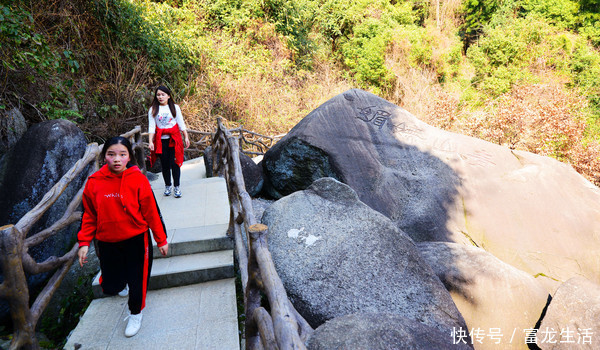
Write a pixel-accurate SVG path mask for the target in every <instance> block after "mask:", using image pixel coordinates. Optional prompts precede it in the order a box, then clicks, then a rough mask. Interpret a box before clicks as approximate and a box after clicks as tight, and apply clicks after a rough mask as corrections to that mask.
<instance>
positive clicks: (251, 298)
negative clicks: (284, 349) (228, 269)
mask: <svg viewBox="0 0 600 350" xmlns="http://www.w3.org/2000/svg"><path fill="white" fill-rule="evenodd" d="M262 282H263V281H262V278H261V274H260V267H259V266H258V261H257V260H256V255H255V254H254V251H253V249H252V245H251V244H250V235H248V285H247V286H246V290H245V291H244V297H245V300H246V308H245V309H246V327H245V328H246V349H247V350H254V349H258V348H259V345H258V344H257V343H258V342H259V341H260V338H259V332H258V331H259V329H258V325H257V324H256V319H255V318H254V317H253V315H254V310H256V309H258V308H259V307H260V305H261V295H260V289H261V286H262V284H263V283H262Z"/></svg>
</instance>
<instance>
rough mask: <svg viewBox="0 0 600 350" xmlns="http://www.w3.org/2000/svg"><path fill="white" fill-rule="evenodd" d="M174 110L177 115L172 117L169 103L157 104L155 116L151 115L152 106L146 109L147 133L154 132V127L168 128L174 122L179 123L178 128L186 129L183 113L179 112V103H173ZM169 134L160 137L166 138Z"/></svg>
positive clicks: (172, 125)
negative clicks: (164, 104)
mask: <svg viewBox="0 0 600 350" xmlns="http://www.w3.org/2000/svg"><path fill="white" fill-rule="evenodd" d="M175 112H176V113H177V115H176V116H175V117H173V114H172V113H171V109H170V108H169V105H166V106H162V105H159V106H158V113H157V114H156V117H153V116H152V107H151V108H150V110H148V133H149V134H155V133H156V128H157V127H158V128H159V129H169V128H172V127H174V126H175V124H177V125H179V130H181V131H183V130H186V127H185V122H184V121H183V115H182V114H181V109H180V108H179V105H175ZM168 138H169V135H162V137H161V139H168Z"/></svg>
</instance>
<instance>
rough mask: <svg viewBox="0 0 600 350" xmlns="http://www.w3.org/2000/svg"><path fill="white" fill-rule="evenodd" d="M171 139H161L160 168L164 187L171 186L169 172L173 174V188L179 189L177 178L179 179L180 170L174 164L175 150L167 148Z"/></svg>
mask: <svg viewBox="0 0 600 350" xmlns="http://www.w3.org/2000/svg"><path fill="white" fill-rule="evenodd" d="M170 140H171V139H161V140H160V141H161V142H162V154H161V155H160V164H161V166H162V175H163V180H165V186H171V172H173V182H174V183H175V187H179V178H180V177H181V169H180V168H179V165H177V164H176V163H175V148H174V147H169V141H170Z"/></svg>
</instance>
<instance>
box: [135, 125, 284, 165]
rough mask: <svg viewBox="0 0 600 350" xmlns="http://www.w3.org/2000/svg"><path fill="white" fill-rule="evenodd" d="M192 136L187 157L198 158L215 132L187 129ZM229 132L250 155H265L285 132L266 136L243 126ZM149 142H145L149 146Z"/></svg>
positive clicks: (243, 151) (243, 150) (186, 153)
mask: <svg viewBox="0 0 600 350" xmlns="http://www.w3.org/2000/svg"><path fill="white" fill-rule="evenodd" d="M187 132H188V134H189V136H190V147H188V148H187V149H185V155H186V159H191V158H197V157H199V156H201V155H203V154H204V150H205V149H206V148H207V147H208V146H210V145H211V143H212V140H213V137H214V135H215V133H214V132H207V131H198V130H193V129H187ZM229 133H230V134H231V135H233V136H237V137H238V138H239V139H240V140H241V141H242V144H243V145H244V149H242V150H240V152H242V153H244V154H246V155H248V156H257V155H263V154H265V152H266V151H267V150H269V148H271V146H273V145H274V144H275V143H276V142H277V141H278V140H279V139H281V138H282V137H283V136H284V135H285V134H282V135H275V136H266V135H261V134H259V133H256V132H253V131H250V130H247V129H244V128H243V127H237V128H233V129H229ZM141 135H142V136H146V137H147V136H148V133H142V134H141ZM147 145H148V143H144V146H145V147H147Z"/></svg>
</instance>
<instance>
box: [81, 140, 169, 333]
mask: <svg viewBox="0 0 600 350" xmlns="http://www.w3.org/2000/svg"><path fill="white" fill-rule="evenodd" d="M132 155H133V151H132V149H131V143H129V140H127V139H126V138H123V137H114V138H112V139H110V140H109V141H108V142H107V143H105V144H104V147H103V148H102V157H103V158H104V160H105V161H106V164H105V165H104V166H103V167H102V168H100V170H98V171H97V172H95V173H94V174H92V176H90V177H89V178H88V181H87V183H86V185H85V189H84V191H83V199H82V202H83V209H84V212H83V217H82V219H81V230H80V231H79V233H78V235H77V239H78V241H79V251H78V256H79V264H80V265H81V266H83V264H84V263H85V262H87V253H88V249H89V245H90V242H91V241H92V239H94V238H96V240H97V243H98V244H97V249H98V251H97V255H98V258H99V259H100V270H101V276H100V285H101V286H102V291H103V292H104V293H105V294H108V295H116V294H119V295H123V296H125V295H127V294H126V293H127V290H126V288H127V287H128V288H129V311H130V312H131V315H130V316H129V322H128V323H127V328H126V329H125V335H126V336H128V337H131V336H134V335H135V334H137V332H138V331H139V329H140V326H141V323H142V309H143V308H144V306H145V300H146V290H147V287H148V281H149V280H150V271H151V269H152V241H151V238H150V231H149V230H148V229H151V230H152V234H153V236H154V240H155V241H156V243H157V246H158V249H159V251H160V253H161V254H162V255H167V252H168V249H169V245H168V244H167V233H166V229H165V226H164V223H163V221H162V217H161V215H160V210H159V208H158V205H157V203H156V199H155V198H154V194H153V192H152V189H151V188H150V183H149V182H148V179H146V176H145V175H144V174H142V173H141V172H140V170H139V169H138V167H137V166H135V165H133V164H132V163H131V162H132V160H133V159H134V158H132Z"/></svg>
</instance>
